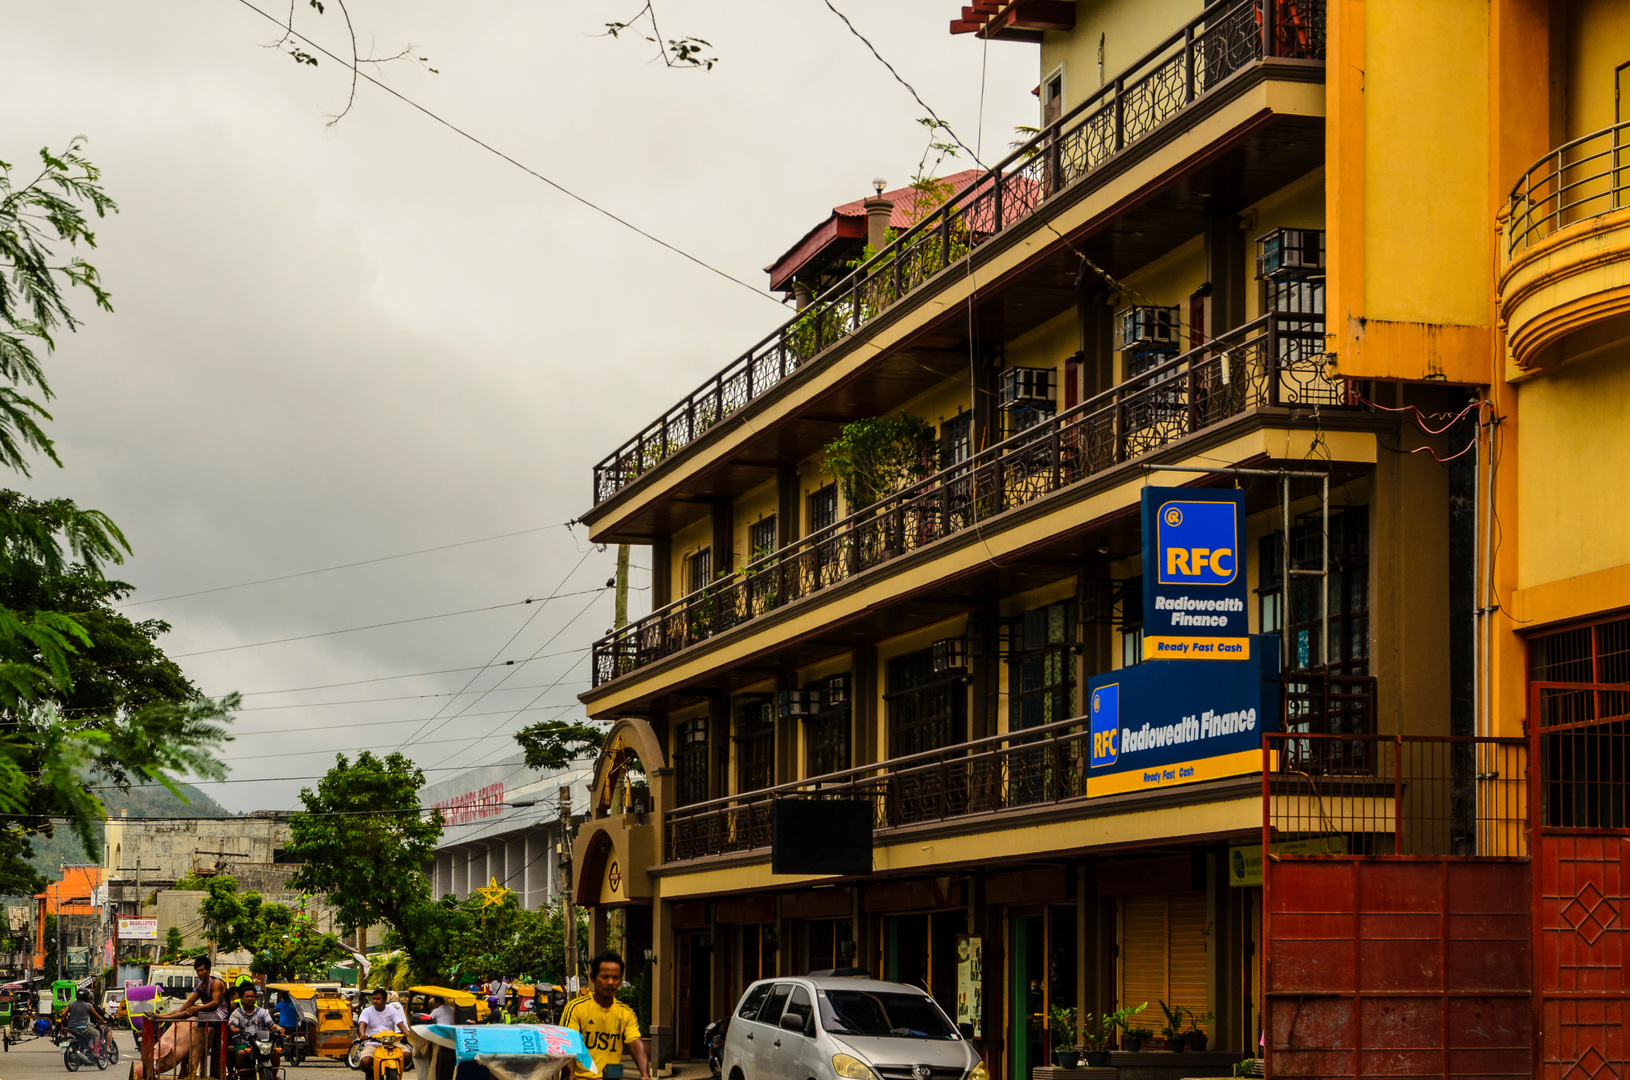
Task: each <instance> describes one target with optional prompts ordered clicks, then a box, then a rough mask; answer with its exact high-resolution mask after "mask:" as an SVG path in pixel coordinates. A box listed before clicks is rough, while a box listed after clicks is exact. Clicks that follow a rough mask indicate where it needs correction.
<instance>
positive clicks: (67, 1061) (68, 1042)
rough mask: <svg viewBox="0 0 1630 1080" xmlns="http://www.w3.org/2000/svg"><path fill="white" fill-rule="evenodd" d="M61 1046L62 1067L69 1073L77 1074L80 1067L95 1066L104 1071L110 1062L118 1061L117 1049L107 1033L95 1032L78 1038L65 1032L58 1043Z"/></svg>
mask: <svg viewBox="0 0 1630 1080" xmlns="http://www.w3.org/2000/svg"><path fill="white" fill-rule="evenodd" d="M60 1045H61V1046H62V1067H63V1068H65V1069H67V1070H68V1071H69V1072H78V1071H79V1067H80V1066H81V1065H95V1066H96V1067H97V1068H98V1069H106V1068H107V1067H108V1065H110V1064H111V1063H112V1062H111V1061H110V1060H109V1058H110V1056H111V1058H112V1061H117V1060H118V1053H119V1048H118V1046H116V1045H114V1043H113V1039H112V1037H111V1036H110V1035H109V1034H108V1032H107V1031H105V1030H104V1031H96V1032H92V1033H90V1034H88V1035H84V1036H79V1035H75V1034H74V1033H72V1032H65V1033H64V1034H63V1036H62V1041H61V1043H60Z"/></svg>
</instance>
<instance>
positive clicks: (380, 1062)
mask: <svg viewBox="0 0 1630 1080" xmlns="http://www.w3.org/2000/svg"><path fill="white" fill-rule="evenodd" d="M374 1039H375V1040H377V1041H378V1043H379V1045H378V1046H377V1047H375V1048H374V1075H373V1080H402V1070H403V1057H404V1051H403V1048H402V1033H401V1032H399V1031H381V1032H380V1033H379V1034H378V1035H375V1036H374Z"/></svg>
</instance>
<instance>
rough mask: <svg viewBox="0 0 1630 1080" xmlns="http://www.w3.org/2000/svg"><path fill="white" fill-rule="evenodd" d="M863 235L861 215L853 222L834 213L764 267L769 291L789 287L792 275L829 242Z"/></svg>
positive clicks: (863, 228)
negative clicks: (768, 276) (768, 281)
mask: <svg viewBox="0 0 1630 1080" xmlns="http://www.w3.org/2000/svg"><path fill="white" fill-rule="evenodd" d="M865 235H866V221H865V219H864V218H862V219H861V220H860V221H859V222H856V221H855V220H854V219H853V218H846V217H840V216H839V215H838V214H837V213H836V212H834V213H833V214H832V216H831V217H829V218H827V219H826V220H825V221H823V222H821V223H820V224H819V225H817V226H815V227H814V228H813V229H811V230H809V232H807V233H805V234H804V236H803V239H801V240H799V241H798V243H796V244H794V245H793V246H792V249H791V250H790V251H788V252H787V253H786V254H785V255H783V256H781V258H779V259H777V260H776V261H775V262H774V263H771V264H770V265H769V266H766V267H765V268H764V269H765V271H766V272H767V273H768V274H769V275H770V288H771V290H772V291H773V290H776V289H782V288H791V287H792V286H791V285H790V284H789V283H790V282H791V280H792V278H793V276H794V275H796V274H797V273H798V271H800V270H802V269H803V268H804V267H805V266H807V265H808V264H809V261H810V260H811V259H813V258H814V257H815V256H816V255H818V254H820V252H821V251H822V249H824V248H825V247H826V246H827V245H828V244H830V243H831V242H832V241H834V240H837V239H839V238H840V237H858V236H865Z"/></svg>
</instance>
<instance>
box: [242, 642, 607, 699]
mask: <svg viewBox="0 0 1630 1080" xmlns="http://www.w3.org/2000/svg"><path fill="white" fill-rule="evenodd" d="M591 648H593V646H590V645H585V646H584V647H583V648H581V649H566V650H565V651H563V652H557V653H549V654H548V655H546V656H538V657H529V658H528V659H526V660H495V661H493V662H492V663H490V664H472V665H470V666H469V667H451V668H437V669H436V670H435V671H409V672H406V673H404V674H402V675H379V676H376V677H375V678H372V679H347V680H346V681H344V682H331V683H316V684H313V685H311V686H291V687H288V688H286V689H283V690H245V691H243V692H241V693H240V694H239V695H238V696H239V697H246V698H247V697H262V696H265V695H268V694H299V693H304V692H305V691H307V690H333V689H337V688H338V687H341V686H363V685H366V684H368V683H377V682H395V681H396V680H397V679H419V678H424V677H426V676H429V675H456V674H459V673H461V672H465V671H485V670H487V669H488V668H491V667H513V666H515V665H517V664H529V663H531V662H532V661H533V660H534V659H536V660H549V659H552V658H553V657H556V656H570V655H571V654H572V653H580V652H588V651H589V649H591Z"/></svg>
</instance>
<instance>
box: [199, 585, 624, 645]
mask: <svg viewBox="0 0 1630 1080" xmlns="http://www.w3.org/2000/svg"><path fill="white" fill-rule="evenodd" d="M605 591H606V587H605V586H604V585H602V586H600V587H599V588H595V589H584V590H583V591H582V592H575V593H561V594H558V595H557V596H544V597H532V598H529V599H526V600H512V601H510V602H509V603H507V604H488V605H487V606H486V607H475V608H465V609H464V610H462V611H444V612H442V613H441V614H439V615H418V616H415V617H414V618H411V619H393V620H391V621H390V622H381V623H369V624H368V625H367V626H348V627H346V628H345V629H343V630H323V631H321V632H319V633H316V634H296V635H295V636H294V637H284V638H272V639H271V640H269V641H250V642H247V643H245V644H243V645H223V646H221V647H220V648H219V649H199V650H198V651H196V652H184V653H171V654H170V659H171V660H180V659H182V658H183V657H188V656H208V655H210V654H212V653H223V652H236V651H238V650H239V649H258V648H260V647H261V646H262V645H282V644H285V643H287V642H290V641H308V640H310V639H311V638H320V637H333V636H334V635H336V634H355V633H357V632H358V631H360V630H378V629H380V628H381V627H386V626H405V625H406V624H408V623H419V622H430V621H432V620H434V619H450V618H452V617H453V616H455V615H475V614H478V613H479V612H483V611H498V610H501V609H503V608H512V607H525V606H526V605H527V604H538V605H540V606H541V605H543V604H547V603H548V602H549V601H551V600H555V599H558V598H559V596H584V595H586V594H588V593H603V592H605Z"/></svg>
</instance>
